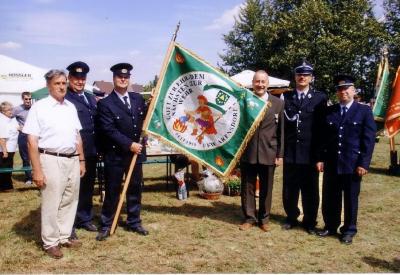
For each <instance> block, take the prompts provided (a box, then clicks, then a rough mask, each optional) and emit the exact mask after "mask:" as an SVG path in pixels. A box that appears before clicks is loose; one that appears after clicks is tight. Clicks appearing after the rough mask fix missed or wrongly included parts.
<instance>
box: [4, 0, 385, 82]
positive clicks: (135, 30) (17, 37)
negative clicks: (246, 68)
mask: <svg viewBox="0 0 400 275" xmlns="http://www.w3.org/2000/svg"><path fill="white" fill-rule="evenodd" d="M244 2H245V1H244V0H219V1H218V0H197V1H195V0H168V1H167V0H146V1H143V0H141V1H140V0H117V1H115V0H114V1H113V0H80V1H78V0H75V1H73V0H18V1H14V0H0V18H1V20H0V54H3V55H6V56H9V57H13V58H16V59H18V60H21V61H24V62H27V63H30V64H32V65H36V66H39V67H42V68H45V69H65V68H66V67H67V66H68V65H69V64H70V63H72V62H75V61H78V60H80V61H84V62H86V63H87V64H88V65H89V66H90V72H89V74H88V84H92V83H93V81H95V80H104V81H111V80H112V74H111V71H110V69H109V68H110V67H111V66H112V65H114V64H116V63H119V62H128V63H131V64H132V65H133V67H134V68H133V71H132V78H133V79H132V83H139V84H147V83H148V82H149V81H151V80H153V79H154V76H155V75H158V74H159V72H160V70H161V65H162V62H163V59H164V56H165V53H166V50H167V47H168V44H169V42H170V40H171V37H172V34H173V33H174V31H175V28H176V25H177V23H178V22H179V21H180V22H181V27H180V30H179V32H178V37H177V40H176V41H177V42H178V43H180V44H181V45H183V46H184V47H186V48H188V49H190V50H191V51H193V52H194V53H196V54H197V55H199V56H200V57H202V58H204V59H205V60H206V61H208V62H209V63H210V64H212V65H214V66H217V64H221V63H222V60H221V59H220V58H219V54H221V53H223V52H224V50H225V49H226V45H225V43H224V41H223V35H224V34H227V33H228V32H229V30H231V29H232V26H233V24H234V18H235V16H237V14H238V12H239V10H240V7H241V5H243V3H244ZM374 2H375V9H374V11H375V13H376V14H377V16H378V17H381V16H382V7H381V5H382V4H381V2H382V0H376V1H374ZM0 66H1V64H0Z"/></svg>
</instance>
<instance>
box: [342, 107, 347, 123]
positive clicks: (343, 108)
mask: <svg viewBox="0 0 400 275" xmlns="http://www.w3.org/2000/svg"><path fill="white" fill-rule="evenodd" d="M346 112H347V107H346V106H343V107H342V121H343V119H344V117H345V116H346Z"/></svg>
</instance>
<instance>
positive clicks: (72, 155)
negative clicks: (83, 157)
mask: <svg viewBox="0 0 400 275" xmlns="http://www.w3.org/2000/svg"><path fill="white" fill-rule="evenodd" d="M39 153H42V154H46V155H52V156H56V157H63V158H72V157H77V156H79V154H75V152H74V153H72V154H65V153H56V152H50V151H47V150H45V149H42V148H39Z"/></svg>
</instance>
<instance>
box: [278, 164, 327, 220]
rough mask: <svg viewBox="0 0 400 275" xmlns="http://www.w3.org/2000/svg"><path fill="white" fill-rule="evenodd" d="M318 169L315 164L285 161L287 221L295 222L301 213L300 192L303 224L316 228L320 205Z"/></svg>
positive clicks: (284, 179) (283, 194) (284, 182)
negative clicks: (301, 206)
mask: <svg viewBox="0 0 400 275" xmlns="http://www.w3.org/2000/svg"><path fill="white" fill-rule="evenodd" d="M318 175H319V173H318V171H317V169H316V168H315V165H311V164H291V163H285V164H284V166H283V192H282V201H283V207H284V209H285V212H286V215H287V220H286V221H287V222H288V223H292V224H295V223H297V218H298V217H299V215H300V209H299V207H298V202H299V194H300V192H301V202H302V205H303V213H304V217H303V226H304V227H305V228H314V227H315V226H316V224H317V215H318V206H319V187H318Z"/></svg>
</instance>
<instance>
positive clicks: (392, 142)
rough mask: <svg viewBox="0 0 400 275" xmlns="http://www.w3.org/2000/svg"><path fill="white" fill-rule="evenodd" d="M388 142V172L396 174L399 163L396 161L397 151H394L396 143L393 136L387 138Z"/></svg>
mask: <svg viewBox="0 0 400 275" xmlns="http://www.w3.org/2000/svg"><path fill="white" fill-rule="evenodd" d="M389 144H390V166H389V172H390V173H391V174H397V171H398V170H399V164H398V161H397V151H396V147H395V146H396V145H395V140H394V137H391V138H390V139H389Z"/></svg>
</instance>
